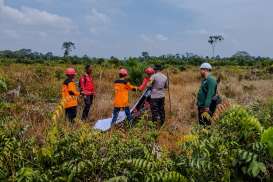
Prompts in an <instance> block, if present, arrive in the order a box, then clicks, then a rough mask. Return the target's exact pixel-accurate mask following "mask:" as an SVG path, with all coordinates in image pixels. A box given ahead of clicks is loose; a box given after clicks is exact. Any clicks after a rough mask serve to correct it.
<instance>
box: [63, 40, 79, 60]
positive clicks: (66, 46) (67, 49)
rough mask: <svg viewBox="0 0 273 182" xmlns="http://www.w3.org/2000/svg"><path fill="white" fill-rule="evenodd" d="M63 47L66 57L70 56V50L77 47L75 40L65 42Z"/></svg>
mask: <svg viewBox="0 0 273 182" xmlns="http://www.w3.org/2000/svg"><path fill="white" fill-rule="evenodd" d="M62 48H63V49H64V57H68V56H69V54H70V52H71V51H72V50H73V49H76V46H75V43H73V42H70V41H69V42H64V43H63V46H62Z"/></svg>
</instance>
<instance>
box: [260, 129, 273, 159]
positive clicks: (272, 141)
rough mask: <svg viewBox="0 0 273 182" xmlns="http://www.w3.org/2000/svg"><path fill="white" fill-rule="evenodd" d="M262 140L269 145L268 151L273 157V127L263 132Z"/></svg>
mask: <svg viewBox="0 0 273 182" xmlns="http://www.w3.org/2000/svg"><path fill="white" fill-rule="evenodd" d="M261 142H262V143H264V144H266V145H267V148H268V151H269V153H270V155H271V156H272V157H273V127H271V128H268V129H267V130H265V131H264V132H263V134H262V139H261Z"/></svg>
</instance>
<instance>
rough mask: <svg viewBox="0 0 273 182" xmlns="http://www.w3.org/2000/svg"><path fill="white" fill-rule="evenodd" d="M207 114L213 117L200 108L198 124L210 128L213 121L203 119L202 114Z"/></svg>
mask: <svg viewBox="0 0 273 182" xmlns="http://www.w3.org/2000/svg"><path fill="white" fill-rule="evenodd" d="M205 112H207V113H208V114H209V116H210V117H212V113H211V112H210V111H209V112H208V111H204V109H203V108H200V107H199V108H198V122H199V124H200V125H204V126H208V125H211V120H210V119H209V118H207V117H203V116H202V114H204V113H205Z"/></svg>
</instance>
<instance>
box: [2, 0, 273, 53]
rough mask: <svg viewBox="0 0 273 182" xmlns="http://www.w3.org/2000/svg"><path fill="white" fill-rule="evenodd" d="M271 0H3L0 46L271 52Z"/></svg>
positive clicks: (105, 50)
mask: <svg viewBox="0 0 273 182" xmlns="http://www.w3.org/2000/svg"><path fill="white" fill-rule="evenodd" d="M272 7H273V1H272V0H0V50H4V49H11V50H16V49H21V48H30V49H32V50H34V51H39V52H44V53H46V52H53V53H54V54H57V55H62V54H63V50H62V49H61V45H62V43H63V42H64V41H72V42H74V43H75V44H76V50H75V51H73V54H77V55H79V56H82V55H85V54H86V55H88V56H90V57H110V56H115V57H128V56H140V55H141V52H143V51H148V52H149V54H150V55H154V56H158V55H162V54H168V53H170V54H177V53H179V54H184V53H186V52H192V53H195V54H198V55H201V56H207V55H208V56H211V54H212V51H211V47H210V45H209V44H208V37H209V36H210V35H218V34H220V35H223V37H224V41H222V42H219V43H217V45H216V54H217V55H220V56H222V57H223V56H232V55H233V54H234V53H235V52H237V51H247V52H249V53H250V54H251V55H253V56H269V57H273V36H272V33H273V11H272Z"/></svg>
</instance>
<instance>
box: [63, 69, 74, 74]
mask: <svg viewBox="0 0 273 182" xmlns="http://www.w3.org/2000/svg"><path fill="white" fill-rule="evenodd" d="M64 73H65V74H66V75H76V74H77V73H76V70H75V69H74V68H67V69H66V70H65V72H64Z"/></svg>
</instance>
